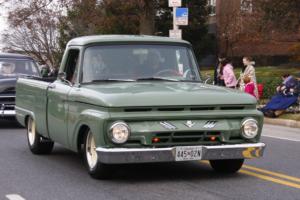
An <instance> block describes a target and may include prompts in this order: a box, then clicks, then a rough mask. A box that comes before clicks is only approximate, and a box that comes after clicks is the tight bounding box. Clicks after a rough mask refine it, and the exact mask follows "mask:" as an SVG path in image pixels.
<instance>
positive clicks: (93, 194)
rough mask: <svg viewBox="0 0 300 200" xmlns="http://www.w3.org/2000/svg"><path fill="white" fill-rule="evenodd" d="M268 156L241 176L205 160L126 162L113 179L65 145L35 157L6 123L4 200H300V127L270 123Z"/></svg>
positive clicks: (0, 142) (2, 132)
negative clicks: (92, 173)
mask: <svg viewBox="0 0 300 200" xmlns="http://www.w3.org/2000/svg"><path fill="white" fill-rule="evenodd" d="M263 134H264V135H265V136H264V137H263V139H262V141H263V142H265V143H266V144H267V149H266V151H265V156H264V158H261V159H256V160H249V161H247V162H246V164H245V165H244V167H243V168H242V170H240V172H239V173H237V174H235V175H221V174H217V173H215V172H214V171H213V170H212V169H211V168H210V166H209V165H208V164H207V163H205V162H187V163H167V164H147V165H145V164H143V165H125V166H122V167H119V168H118V170H117V171H116V172H115V174H114V176H113V177H112V179H111V180H105V181H99V180H93V179H91V178H90V177H89V175H88V174H87V173H86V170H85V167H84V165H83V162H82V160H81V157H80V156H78V155H77V154H75V153H73V152H70V151H68V150H66V149H64V148H62V147H60V146H59V145H56V146H55V149H54V151H53V153H52V154H51V155H48V156H35V155H32V154H31V153H30V151H29V150H28V148H27V143H26V135H25V130H24V129H22V128H16V124H14V123H10V122H5V121H0V137H1V139H0V199H1V200H2V199H3V200H7V199H10V200H24V199H26V200H48V199H49V200H69V199H70V200H71V199H72V200H77V199H78V200H79V199H82V200H89V199H93V200H95V199H103V200H104V199H105V200H116V199H118V200H125V199H128V200H129V199H130V200H135V199H149V200H156V199H164V200H166V199H172V200H177V199H178V200H179V199H180V200H182V199H184V200H189V199H197V200H198V199H205V200H210V199H212V200H221V199H222V200H225V199H226V200H230V199H243V200H248V199H249V200H250V199H251V200H252V199H268V200H269V199H272V200H277V199H278V200H282V199H284V200H300V145H299V144H300V130H299V129H290V128H284V127H277V126H270V125H267V126H265V128H264V133H263Z"/></svg>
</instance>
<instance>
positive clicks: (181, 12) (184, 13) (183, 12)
mask: <svg viewBox="0 0 300 200" xmlns="http://www.w3.org/2000/svg"><path fill="white" fill-rule="evenodd" d="M188 16H189V9H188V8H177V9H176V18H181V17H186V18H187V17H188Z"/></svg>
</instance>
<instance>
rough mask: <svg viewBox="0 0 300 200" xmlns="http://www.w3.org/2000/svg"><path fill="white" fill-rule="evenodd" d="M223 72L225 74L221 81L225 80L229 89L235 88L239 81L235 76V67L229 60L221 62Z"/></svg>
mask: <svg viewBox="0 0 300 200" xmlns="http://www.w3.org/2000/svg"><path fill="white" fill-rule="evenodd" d="M221 71H222V72H223V76H221V79H223V80H224V83H225V86H226V87H228V88H235V87H236V84H237V80H236V77H235V75H234V71H233V66H232V64H231V63H230V62H229V60H228V59H227V58H225V59H224V60H222V61H221Z"/></svg>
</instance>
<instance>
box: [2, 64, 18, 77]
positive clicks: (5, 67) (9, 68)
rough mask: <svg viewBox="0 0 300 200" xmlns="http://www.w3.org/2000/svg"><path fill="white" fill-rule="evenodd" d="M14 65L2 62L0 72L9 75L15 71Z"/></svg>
mask: <svg viewBox="0 0 300 200" xmlns="http://www.w3.org/2000/svg"><path fill="white" fill-rule="evenodd" d="M15 69H16V66H15V64H14V63H7V62H5V63H2V65H1V73H2V74H3V75H10V74H13V73H14V72H15Z"/></svg>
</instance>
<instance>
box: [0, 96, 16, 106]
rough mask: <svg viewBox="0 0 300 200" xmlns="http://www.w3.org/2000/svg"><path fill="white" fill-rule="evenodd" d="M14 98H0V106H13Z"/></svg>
mask: <svg viewBox="0 0 300 200" xmlns="http://www.w3.org/2000/svg"><path fill="white" fill-rule="evenodd" d="M15 99H16V98H15V97H14V96H7V97H1V96H0V105H2V104H5V105H6V104H8V105H9V104H12V105H13V104H15Z"/></svg>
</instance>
